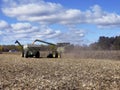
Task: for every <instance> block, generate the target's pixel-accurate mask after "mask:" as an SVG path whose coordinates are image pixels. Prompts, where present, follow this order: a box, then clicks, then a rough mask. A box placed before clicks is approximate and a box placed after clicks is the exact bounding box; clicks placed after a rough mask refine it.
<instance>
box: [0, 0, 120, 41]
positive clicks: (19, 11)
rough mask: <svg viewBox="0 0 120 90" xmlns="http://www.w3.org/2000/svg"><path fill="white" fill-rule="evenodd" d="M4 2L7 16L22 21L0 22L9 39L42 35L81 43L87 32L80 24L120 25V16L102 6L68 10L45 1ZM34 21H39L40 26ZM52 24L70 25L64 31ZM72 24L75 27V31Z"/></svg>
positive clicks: (102, 26) (35, 37) (0, 27)
mask: <svg viewBox="0 0 120 90" xmlns="http://www.w3.org/2000/svg"><path fill="white" fill-rule="evenodd" d="M3 1H4V2H5V3H6V4H5V6H4V7H3V8H2V12H3V13H4V14H5V15H6V16H9V17H12V18H16V19H17V20H18V22H21V21H22V23H14V24H8V23H7V22H5V21H2V20H1V21H0V30H2V29H4V30H6V31H5V32H3V31H1V32H0V34H5V35H6V36H9V37H10V38H11V37H13V38H11V40H14V39H24V40H28V39H29V40H34V39H37V38H40V39H57V40H58V41H61V42H62V41H66V42H67V41H69V42H71V43H79V42H80V41H81V40H82V38H83V37H84V36H85V31H84V30H81V29H76V25H78V24H94V25H97V26H98V27H100V28H105V27H109V28H111V27H119V26H120V15H119V14H116V13H109V12H106V11H104V10H103V9H102V7H100V6H99V5H94V6H92V7H90V8H89V9H87V10H86V11H81V10H78V9H66V8H65V7H63V6H62V5H61V4H58V3H51V2H45V1H44V0H39V1H38V0H3ZM23 22H25V23H23ZM26 22H27V23H26ZM32 23H37V24H39V26H38V25H37V26H35V25H34V24H32ZM53 24H58V25H62V26H67V27H69V28H67V30H68V31H66V33H64V32H62V31H61V30H54V29H52V28H50V27H49V25H53ZM43 25H44V26H43ZM71 27H73V28H72V30H71ZM3 37H4V36H3ZM9 37H8V38H9ZM4 38H5V39H7V38H6V37H4Z"/></svg>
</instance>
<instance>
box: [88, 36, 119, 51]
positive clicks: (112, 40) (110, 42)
mask: <svg viewBox="0 0 120 90" xmlns="http://www.w3.org/2000/svg"><path fill="white" fill-rule="evenodd" d="M90 47H91V48H92V49H95V50H120V36H116V37H104V36H101V37H100V38H99V40H98V42H95V43H93V44H91V45H90Z"/></svg>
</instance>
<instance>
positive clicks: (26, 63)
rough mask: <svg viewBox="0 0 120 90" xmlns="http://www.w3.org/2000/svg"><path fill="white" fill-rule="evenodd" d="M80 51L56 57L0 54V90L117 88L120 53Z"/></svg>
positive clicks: (115, 89)
mask: <svg viewBox="0 0 120 90" xmlns="http://www.w3.org/2000/svg"><path fill="white" fill-rule="evenodd" d="M84 53H87V52H84ZM84 53H81V54H84ZM91 53H92V52H91ZM114 53H115V54H116V52H114ZM81 54H79V53H77V54H72V53H70V54H66V55H63V57H62V58H58V59H57V58H54V59H53V58H51V59H49V58H38V59H36V58H22V57H21V56H20V55H19V54H0V90H120V61H119V57H118V58H115V60H114V59H113V57H115V56H114V54H113V57H112V56H110V57H112V58H110V59H109V58H108V59H100V58H99V57H100V56H99V55H102V54H100V53H99V55H97V54H95V55H97V56H96V58H97V57H98V56H99V57H98V58H99V59H96V58H95V59H93V58H94V56H91V55H90V52H89V53H88V54H89V55H88V54H86V55H84V56H83V55H81ZM106 55H107V57H109V56H108V54H106ZM110 55H111V54H110ZM90 56H91V57H90ZM103 56H104V53H103ZM117 56H119V55H117ZM80 57H82V58H80ZM85 57H86V58H85ZM101 58H103V57H101Z"/></svg>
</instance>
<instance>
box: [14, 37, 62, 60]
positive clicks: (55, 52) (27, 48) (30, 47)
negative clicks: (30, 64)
mask: <svg viewBox="0 0 120 90" xmlns="http://www.w3.org/2000/svg"><path fill="white" fill-rule="evenodd" d="M35 42H41V43H45V44H48V45H49V46H51V47H53V48H52V49H51V51H49V54H48V55H47V57H48V58H58V57H61V51H60V48H59V47H57V45H55V44H53V43H49V42H46V41H42V40H39V39H36V40H35V41H34V42H33V43H32V44H27V45H21V44H20V42H19V41H18V40H16V42H15V43H18V45H19V46H20V47H21V48H22V57H25V58H28V57H35V58H39V57H41V54H40V52H41V50H42V47H41V46H40V45H36V44H34V43H35ZM49 50H50V49H49Z"/></svg>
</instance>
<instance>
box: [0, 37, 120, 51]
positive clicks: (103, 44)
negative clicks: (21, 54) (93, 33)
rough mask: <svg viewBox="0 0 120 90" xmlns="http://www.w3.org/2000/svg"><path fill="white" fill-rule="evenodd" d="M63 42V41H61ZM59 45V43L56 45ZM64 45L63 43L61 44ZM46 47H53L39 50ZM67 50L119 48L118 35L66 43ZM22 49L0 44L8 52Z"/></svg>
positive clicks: (2, 49) (119, 40)
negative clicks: (82, 42)
mask: <svg viewBox="0 0 120 90" xmlns="http://www.w3.org/2000/svg"><path fill="white" fill-rule="evenodd" d="M63 44H65V43H63ZM58 46H59V45H58ZM63 46H64V45H63ZM48 48H53V47H51V46H49V45H48V46H44V45H41V50H43V51H44V50H47V49H48ZM65 49H66V51H67V52H70V51H73V50H74V51H79V50H91V49H92V50H120V36H116V37H105V36H101V37H99V40H98V41H97V42H95V43H92V44H90V45H89V46H87V45H82V46H80V45H73V44H70V43H69V44H68V45H67V47H66V48H65ZM10 50H12V51H22V48H21V47H20V46H19V45H17V46H16V45H0V51H3V52H8V51H10Z"/></svg>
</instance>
